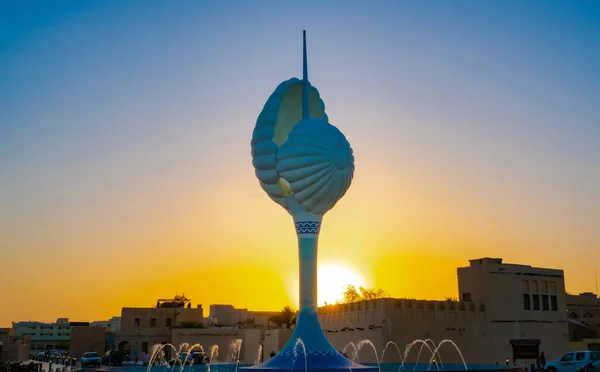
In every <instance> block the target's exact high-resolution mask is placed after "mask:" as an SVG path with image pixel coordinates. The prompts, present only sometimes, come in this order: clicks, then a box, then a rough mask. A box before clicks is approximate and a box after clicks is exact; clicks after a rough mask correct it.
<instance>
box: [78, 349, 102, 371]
mask: <svg viewBox="0 0 600 372" xmlns="http://www.w3.org/2000/svg"><path fill="white" fill-rule="evenodd" d="M100 363H102V358H101V357H100V355H99V354H98V353H96V352H91V351H88V352H87V353H83V355H82V356H81V367H82V368H85V367H89V366H96V367H100Z"/></svg>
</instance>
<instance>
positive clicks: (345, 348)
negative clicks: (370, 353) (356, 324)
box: [342, 341, 360, 362]
mask: <svg viewBox="0 0 600 372" xmlns="http://www.w3.org/2000/svg"><path fill="white" fill-rule="evenodd" d="M350 346H352V348H353V349H354V355H353V356H352V358H348V359H350V360H352V361H354V360H356V361H357V362H360V361H359V359H358V349H357V348H356V345H355V344H354V342H352V341H350V342H348V343H347V344H346V346H344V348H343V349H342V355H346V351H348V348H349V347H350Z"/></svg>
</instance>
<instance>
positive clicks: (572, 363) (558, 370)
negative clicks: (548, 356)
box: [544, 350, 600, 372]
mask: <svg viewBox="0 0 600 372" xmlns="http://www.w3.org/2000/svg"><path fill="white" fill-rule="evenodd" d="M598 360H600V351H587V350H586V351H571V352H568V353H566V354H565V355H563V356H562V357H560V359H558V360H551V361H549V362H548V363H546V366H545V367H544V369H545V370H546V371H548V372H577V370H578V369H579V368H581V367H583V366H586V365H588V364H590V363H592V362H596V361H598Z"/></svg>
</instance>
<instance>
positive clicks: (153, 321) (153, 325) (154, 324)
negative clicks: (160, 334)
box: [150, 318, 156, 327]
mask: <svg viewBox="0 0 600 372" xmlns="http://www.w3.org/2000/svg"><path fill="white" fill-rule="evenodd" d="M150 327H156V318H150Z"/></svg>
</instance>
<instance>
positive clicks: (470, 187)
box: [0, 0, 600, 326]
mask: <svg viewBox="0 0 600 372" xmlns="http://www.w3.org/2000/svg"><path fill="white" fill-rule="evenodd" d="M302 29H307V34H308V47H309V68H310V76H311V82H312V83H313V84H314V85H315V86H316V87H317V88H318V89H319V90H320V92H321V94H322V97H323V98H324V100H325V104H326V109H327V113H328V115H329V118H330V121H331V122H332V123H333V124H334V125H336V126H338V127H339V128H340V129H341V130H342V131H343V132H344V133H345V134H346V136H347V138H348V139H349V141H350V143H351V145H352V146H353V148H354V151H355V155H356V173H355V178H354V182H353V184H352V187H351V188H350V190H349V192H348V193H347V194H346V196H345V197H344V198H343V199H342V201H340V203H338V205H337V206H336V207H335V208H334V209H333V210H332V211H331V212H329V213H328V214H327V215H326V217H325V220H324V225H323V229H322V233H321V240H320V262H321V263H322V264H323V266H324V267H330V268H333V269H335V268H338V269H339V268H340V267H341V268H343V269H346V270H349V271H351V272H354V273H355V274H356V275H357V276H358V277H360V278H362V279H361V280H362V282H363V283H364V284H366V285H368V286H378V287H382V288H385V289H387V290H388V291H389V292H390V293H391V294H392V295H393V296H407V297H413V298H428V299H441V298H443V297H444V296H457V295H458V294H457V284H456V267H457V266H464V265H466V264H468V262H467V260H468V259H472V258H479V257H481V256H499V257H503V258H504V259H505V261H508V262H515V263H525V264H532V265H535V266H543V267H545V266H547V267H554V268H562V269H564V270H565V274H566V282H567V290H568V291H571V292H580V291H594V290H595V284H594V266H596V265H599V266H600V4H599V3H598V2H595V1H588V2H586V1H496V2H492V1H432V2H422V1H387V2H385V1H374V2H367V1H362V2H358V1H343V2H342V1H339V2H334V1H327V2H321V1H304V2H292V1H287V2H283V1H282V2H276V1H252V2H230V1H214V2H201V1H182V2H175V3H174V2H157V1H127V2H122V1H116V0H115V1H99V0H98V1H57V2H38V3H36V2H33V1H27V2H25V1H23V2H19V1H15V2H10V3H9V2H3V3H2V4H0V265H1V270H0V283H1V284H0V287H2V291H1V293H0V304H1V305H0V326H2V325H8V324H10V322H11V321H18V320H40V321H53V320H55V319H56V318H57V317H69V318H71V319H72V320H90V321H91V320H97V319H103V318H108V317H110V316H112V315H119V314H120V309H121V307H122V306H151V305H153V304H154V303H155V300H156V299H157V298H165V297H169V296H173V295H174V294H175V293H176V291H178V292H185V294H186V295H187V296H188V297H191V298H192V300H193V302H194V303H202V304H204V305H205V307H206V308H207V307H208V305H209V304H211V303H232V304H234V305H235V306H238V307H248V308H249V309H255V310H271V309H278V308H280V307H281V306H283V305H286V304H288V303H292V304H294V305H295V304H296V302H295V301H297V295H296V293H295V291H296V289H295V286H296V285H297V284H295V278H296V276H297V272H298V270H297V251H296V242H295V233H294V229H293V224H292V220H291V217H289V216H288V215H287V213H286V212H285V211H284V210H283V209H282V208H281V207H279V206H278V205H276V204H275V203H273V202H272V201H270V200H269V198H268V197H267V196H266V195H265V194H264V192H263V191H262V190H261V188H260V187H259V185H258V182H257V180H256V179H255V177H254V170H253V168H252V164H251V158H250V145H249V141H250V136H251V132H252V129H253V127H254V123H255V121H256V117H257V115H258V113H259V112H260V110H261V108H262V105H263V104H264V102H265V100H266V99H267V97H268V96H269V95H270V94H271V92H272V91H273V90H274V88H275V87H276V86H277V85H278V84H279V83H280V82H281V81H283V80H285V79H288V78H290V77H293V76H299V75H300V74H301V35H302ZM333 269H332V270H333ZM599 269H600V268H599ZM327 272H328V271H327V270H325V271H324V273H325V274H323V275H327ZM332 272H335V270H333V271H332Z"/></svg>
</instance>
